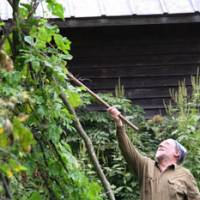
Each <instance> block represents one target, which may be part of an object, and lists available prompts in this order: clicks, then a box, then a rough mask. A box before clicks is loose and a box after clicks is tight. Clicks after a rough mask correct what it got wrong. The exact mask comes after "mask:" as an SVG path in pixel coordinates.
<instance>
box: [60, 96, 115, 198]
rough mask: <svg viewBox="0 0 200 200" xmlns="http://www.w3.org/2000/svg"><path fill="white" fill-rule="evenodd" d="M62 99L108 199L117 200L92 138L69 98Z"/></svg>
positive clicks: (63, 97) (62, 97)
mask: <svg viewBox="0 0 200 200" xmlns="http://www.w3.org/2000/svg"><path fill="white" fill-rule="evenodd" d="M60 98H61V99H62V101H63V103H64V105H65V106H66V107H67V109H68V110H69V112H70V113H71V114H72V115H73V117H74V124H75V128H76V130H77V131H78V133H79V135H80V137H81V138H82V139H83V140H84V142H85V145H86V148H87V151H88V153H89V156H90V158H91V161H92V163H93V165H94V167H95V170H96V172H97V174H98V176H99V178H100V180H101V182H102V185H103V187H104V189H105V191H106V194H107V196H108V198H109V199H110V200H115V196H114V193H113V191H112V189H111V186H110V183H109V182H108V180H107V178H106V176H105V174H104V172H103V170H102V168H101V165H100V163H99V161H98V159H97V156H96V153H95V150H94V146H93V144H92V141H91V140H90V138H89V137H88V135H87V133H86V132H85V131H84V129H83V127H82V125H81V123H80V121H79V118H78V117H77V115H76V112H75V110H74V108H73V107H72V106H71V105H70V104H69V102H68V101H67V98H66V96H65V94H64V93H62V94H61V95H60Z"/></svg>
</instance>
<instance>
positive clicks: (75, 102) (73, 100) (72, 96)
mask: <svg viewBox="0 0 200 200" xmlns="http://www.w3.org/2000/svg"><path fill="white" fill-rule="evenodd" d="M67 99H68V101H69V103H70V104H71V106H73V107H74V108H76V107H78V106H80V105H81V103H82V100H81V98H80V95H79V94H78V93H76V92H74V91H71V90H68V91H67Z"/></svg>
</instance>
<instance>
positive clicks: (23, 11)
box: [0, 0, 101, 200]
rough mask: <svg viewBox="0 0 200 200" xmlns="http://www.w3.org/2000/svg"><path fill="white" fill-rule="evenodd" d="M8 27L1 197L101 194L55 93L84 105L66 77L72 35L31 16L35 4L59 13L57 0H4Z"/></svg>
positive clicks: (0, 78) (3, 57)
mask: <svg viewBox="0 0 200 200" xmlns="http://www.w3.org/2000/svg"><path fill="white" fill-rule="evenodd" d="M8 2H9V3H10V5H11V7H12V8H13V20H12V22H11V24H10V25H9V26H7V24H6V23H4V22H1V32H2V35H1V38H0V44H1V51H0V174H1V177H0V178H1V183H2V184H1V187H0V196H1V199H3V198H7V199H16V200H18V199H21V200H26V199H27V200H28V199H29V200H30V199H32V200H45V199H52V200H56V199H69V200H70V199H71V200H74V199H79V200H81V199H83V200H85V199H88V200H89V199H91V200H93V199H96V200H98V199H99V200H100V199H101V195H100V193H101V187H100V186H99V184H98V183H97V182H96V181H95V180H91V179H89V178H88V177H87V176H86V174H85V173H84V171H83V170H82V169H81V165H80V164H79V162H78V161H77V160H76V158H75V157H74V156H73V155H72V152H71V149H70V146H69V145H68V144H67V142H66V136H67V135H68V130H72V129H74V128H73V125H72V122H73V118H72V116H71V114H70V113H69V111H68V110H67V108H66V107H65V106H64V105H63V102H62V100H61V99H60V94H61V93H63V94H65V95H66V97H67V99H68V101H69V103H70V104H71V105H72V106H73V107H74V108H76V107H78V106H80V105H81V104H83V101H82V100H81V97H80V95H81V93H82V89H81V88H76V87H74V86H73V85H71V83H70V82H69V81H68V78H67V62H68V60H70V59H71V58H72V56H71V55H70V53H69V51H70V41H69V40H68V38H66V37H63V36H62V35H61V34H60V32H59V28H58V27H57V26H56V25H53V24H50V23H49V22H48V21H47V20H46V19H44V18H35V17H34V14H35V11H36V9H37V6H38V5H39V4H40V3H46V4H47V7H48V9H49V11H50V12H51V13H52V14H53V15H57V16H59V17H61V18H63V16H64V14H63V11H64V10H63V7H62V6H61V5H60V4H58V3H57V2H56V1H55V0H46V1H39V0H34V1H31V2H30V3H22V2H21V1H19V0H18V1H8Z"/></svg>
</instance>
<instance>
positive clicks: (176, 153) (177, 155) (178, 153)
mask: <svg viewBox="0 0 200 200" xmlns="http://www.w3.org/2000/svg"><path fill="white" fill-rule="evenodd" d="M179 156H180V152H179V151H175V153H174V157H175V158H176V159H177V160H178V158H179Z"/></svg>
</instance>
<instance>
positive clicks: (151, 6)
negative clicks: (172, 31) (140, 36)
mask: <svg viewBox="0 0 200 200" xmlns="http://www.w3.org/2000/svg"><path fill="white" fill-rule="evenodd" d="M27 1H30V0H23V2H27ZM58 2H60V3H62V4H63V6H64V8H65V18H70V17H75V18H79V17H101V16H108V17H109V16H131V15H139V16H141V15H162V14H180V13H194V12H200V0H58ZM0 6H1V10H0V17H1V18H2V19H9V18H11V16H12V10H11V7H10V5H9V4H8V3H7V0H0ZM44 10H45V5H40V6H39V8H38V9H37V14H36V15H37V16H43V15H44V14H43V13H44V12H43V11H44ZM45 16H48V17H49V18H54V17H55V16H51V15H49V14H47V15H45Z"/></svg>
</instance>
